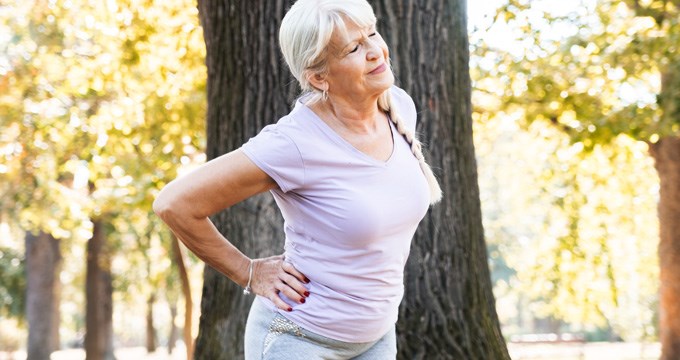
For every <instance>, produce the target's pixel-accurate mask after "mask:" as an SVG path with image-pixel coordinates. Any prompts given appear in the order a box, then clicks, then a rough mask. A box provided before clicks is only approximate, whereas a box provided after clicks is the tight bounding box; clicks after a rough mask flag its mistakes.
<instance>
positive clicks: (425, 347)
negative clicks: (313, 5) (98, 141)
mask: <svg viewBox="0 0 680 360" xmlns="http://www.w3.org/2000/svg"><path fill="white" fill-rule="evenodd" d="M372 2H373V3H374V7H375V9H376V13H377V14H376V15H377V16H378V19H379V27H378V29H379V31H382V33H384V34H386V35H385V37H386V40H387V43H388V45H389V46H390V50H391V54H392V55H391V57H392V58H393V67H394V70H395V73H396V75H397V78H398V79H399V80H400V85H401V87H403V88H404V89H405V90H406V91H407V92H408V93H409V94H411V96H412V97H413V99H414V101H415V103H416V107H417V108H418V113H419V115H420V116H419V123H418V133H419V134H421V135H420V136H421V140H422V141H423V142H424V143H425V144H426V145H427V148H428V150H429V159H430V163H431V164H432V167H433V168H434V169H435V173H436V174H437V175H438V176H439V179H440V183H441V186H442V190H443V192H444V198H443V200H442V202H441V203H440V204H438V205H436V206H434V207H433V208H432V210H431V211H430V212H429V213H428V215H427V217H426V218H425V219H424V220H423V222H422V223H421V224H420V226H419V227H418V231H417V233H416V236H415V238H414V240H413V241H414V244H413V246H412V250H411V256H410V258H409V262H408V264H407V267H406V280H405V283H406V293H405V297H404V301H403V302H402V304H401V309H400V317H399V322H398V324H397V325H398V326H397V330H398V336H399V342H398V344H399V347H398V349H399V358H401V359H509V355H508V352H507V348H506V345H505V342H504V340H503V337H502V335H501V331H500V325H499V322H498V317H497V315H496V308H495V300H494V296H493V293H492V288H491V277H490V273H489V267H488V262H487V252H486V243H485V241H484V230H483V228H482V216H481V205H480V200H479V187H478V183H477V163H476V160H475V150H474V145H473V142H472V116H471V108H472V107H471V103H470V94H471V84H470V75H469V68H468V61H469V50H468V37H467V20H466V19H467V9H466V1H465V0H448V1H442V0H418V1H416V0H409V1H397V0H374V1H372Z"/></svg>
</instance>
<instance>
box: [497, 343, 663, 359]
mask: <svg viewBox="0 0 680 360" xmlns="http://www.w3.org/2000/svg"><path fill="white" fill-rule="evenodd" d="M508 349H509V350H510V356H511V357H512V359H513V360H529V359H531V360H652V359H654V360H656V359H658V358H659V355H660V354H661V347H660V345H659V344H658V343H606V342H595V343H585V344H564V345H551V344H514V343H509V344H508Z"/></svg>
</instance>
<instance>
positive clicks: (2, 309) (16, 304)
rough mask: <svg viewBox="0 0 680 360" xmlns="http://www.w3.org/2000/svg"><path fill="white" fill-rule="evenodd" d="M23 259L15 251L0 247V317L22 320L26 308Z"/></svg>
mask: <svg viewBox="0 0 680 360" xmlns="http://www.w3.org/2000/svg"><path fill="white" fill-rule="evenodd" d="M24 274H25V272H24V259H23V256H21V254H18V253H17V252H16V250H14V249H11V248H7V247H0V279H2V282H0V317H10V318H19V319H23V317H24V314H23V313H24V309H25V307H26V305H25V304H26V302H25V295H24V294H25V293H26V278H25V276H24Z"/></svg>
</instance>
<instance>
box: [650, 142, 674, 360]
mask: <svg viewBox="0 0 680 360" xmlns="http://www.w3.org/2000/svg"><path fill="white" fill-rule="evenodd" d="M650 152H651V154H652V156H653V157H654V160H655V167H656V170H657V172H658V174H659V179H660V181H661V188H660V193H659V224H660V229H659V230H660V234H659V235H660V241H659V266H660V280H661V282H660V287H659V338H660V340H661V360H672V359H680V206H678V204H680V138H677V137H665V138H663V139H661V140H660V141H658V142H657V143H655V144H652V145H651V147H650Z"/></svg>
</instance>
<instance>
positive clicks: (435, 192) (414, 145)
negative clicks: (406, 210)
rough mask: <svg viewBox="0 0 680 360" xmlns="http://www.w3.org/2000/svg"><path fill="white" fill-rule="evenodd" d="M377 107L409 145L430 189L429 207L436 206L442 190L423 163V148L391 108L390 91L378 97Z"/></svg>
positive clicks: (430, 170)
mask: <svg viewBox="0 0 680 360" xmlns="http://www.w3.org/2000/svg"><path fill="white" fill-rule="evenodd" d="M378 106H379V107H380V109H381V110H383V111H385V112H386V113H387V114H389V116H388V118H389V119H390V120H391V121H392V123H394V127H396V128H397V131H398V132H399V134H401V136H403V137H404V139H406V142H407V143H408V144H409V145H410V147H411V152H412V153H413V156H415V157H416V159H417V160H418V163H419V165H420V170H422V171H423V174H424V175H425V179H427V184H428V186H429V188H430V205H432V204H436V203H437V202H439V201H440V200H441V198H442V189H441V187H440V186H439V182H438V181H437V178H436V177H435V176H434V173H433V172H432V168H430V165H429V164H428V163H427V161H425V156H424V155H423V148H422V145H421V143H420V141H418V139H416V137H415V134H414V133H413V132H411V130H409V129H408V128H407V127H406V125H405V124H404V121H403V120H402V119H401V116H400V115H399V112H398V111H397V110H396V107H395V106H392V95H391V94H390V90H387V91H385V93H383V95H382V96H380V98H379V99H378Z"/></svg>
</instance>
